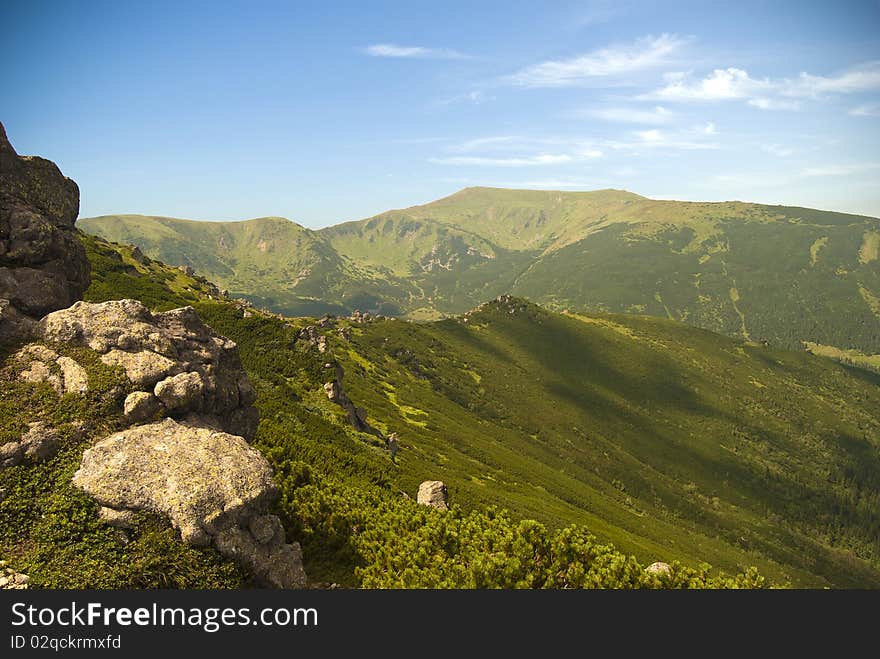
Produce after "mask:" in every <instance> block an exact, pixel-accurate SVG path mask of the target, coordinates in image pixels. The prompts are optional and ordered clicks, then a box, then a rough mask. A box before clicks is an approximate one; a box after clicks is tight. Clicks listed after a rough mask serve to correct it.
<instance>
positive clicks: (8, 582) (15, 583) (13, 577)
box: [0, 561, 30, 590]
mask: <svg viewBox="0 0 880 659" xmlns="http://www.w3.org/2000/svg"><path fill="white" fill-rule="evenodd" d="M29 582H30V577H29V576H28V575H26V574H22V573H21V572H16V571H15V570H13V569H12V568H11V567H8V564H7V563H6V561H0V589H2V590H27V587H28V583H29Z"/></svg>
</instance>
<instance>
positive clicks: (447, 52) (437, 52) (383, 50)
mask: <svg viewBox="0 0 880 659" xmlns="http://www.w3.org/2000/svg"><path fill="white" fill-rule="evenodd" d="M364 53H366V54H367V55H371V56H373V57H406V58H412V59H467V58H468V55H465V54H464V53H460V52H458V51H457V50H451V49H449V48H425V47H424V46H398V45H396V44H393V43H377V44H373V45H371V46H367V47H366V48H364Z"/></svg>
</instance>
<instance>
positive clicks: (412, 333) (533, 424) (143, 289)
mask: <svg viewBox="0 0 880 659" xmlns="http://www.w3.org/2000/svg"><path fill="white" fill-rule="evenodd" d="M84 241H85V243H86V247H87V251H88V254H89V258H90V260H91V262H92V268H93V283H92V286H91V288H90V289H89V291H88V292H87V294H86V299H88V300H93V301H99V300H104V299H115V298H120V297H135V298H139V299H142V300H143V301H145V302H146V303H147V304H148V305H149V306H151V307H153V308H156V309H167V308H171V307H174V306H179V305H183V304H190V305H192V306H194V307H195V308H196V309H197V310H198V311H199V313H200V314H201V315H202V317H203V318H204V319H205V320H206V321H207V322H208V323H210V324H211V326H212V327H214V328H215V329H216V330H217V331H219V332H221V333H223V334H224V335H226V336H229V337H230V338H232V339H234V340H235V341H236V342H237V343H238V345H239V348H240V351H241V357H242V361H243V363H244V365H245V368H246V369H247V371H248V374H249V377H250V378H251V379H252V381H253V383H254V385H255V387H256V389H257V392H258V398H257V405H258V407H259V408H260V414H261V422H260V427H259V430H258V433H257V439H256V446H257V447H258V448H259V449H260V450H261V451H262V452H263V453H264V454H265V455H266V457H267V458H268V459H269V461H270V463H271V464H272V466H273V469H274V470H275V473H276V478H277V480H278V483H279V486H280V488H281V492H282V496H281V500H280V501H279V504H278V507H277V509H276V511H275V512H277V513H278V514H279V515H281V516H282V518H283V520H284V523H285V526H286V528H287V529H288V530H289V533H290V537H291V538H292V539H296V540H298V541H300V542H301V543H302V545H303V550H304V556H305V561H306V568H307V572H308V574H309V575H310V577H311V579H312V580H313V583H314V585H316V586H320V585H322V584H328V583H330V582H336V583H340V584H343V585H349V586H358V585H361V586H367V587H391V586H410V587H425V586H428V587H439V586H453V587H487V586H488V587H491V586H495V587H499V586H500V587H523V586H529V587H536V586H537V587H571V586H577V587H583V586H593V587H595V586H600V587H655V586H666V587H673V586H674V587H705V586H709V587H722V586H724V587H727V586H748V587H751V586H755V585H760V583H761V580H760V578H759V577H757V576H756V575H755V574H754V572H749V573H748V574H744V572H746V571H747V570H748V569H750V568H751V567H752V566H754V567H757V568H758V570H760V573H761V574H763V575H764V576H766V577H767V578H768V579H769V580H770V582H771V583H775V584H787V583H790V584H792V585H795V586H832V587H860V588H864V587H880V514H878V511H880V458H878V455H880V453H878V448H880V419H878V417H877V414H876V410H877V409H880V386H878V385H880V376H877V375H874V374H872V373H869V372H867V371H862V370H859V369H853V368H850V367H847V366H844V365H842V364H839V363H836V362H834V361H832V360H830V359H827V358H824V357H820V356H815V355H811V354H809V353H806V352H787V351H781V350H776V349H771V348H766V347H760V346H755V345H751V344H748V343H746V342H742V341H737V340H733V339H728V338H725V337H722V336H719V335H716V334H713V333H710V332H706V331H703V330H699V329H695V328H691V327H688V326H686V325H683V324H681V323H677V322H672V321H669V320H664V319H658V318H650V317H646V316H634V315H615V314H593V315H575V314H568V315H566V314H558V313H554V312H551V311H548V310H545V309H543V308H541V307H539V306H536V305H534V304H531V303H529V302H527V301H525V300H522V299H519V298H502V299H500V300H496V301H494V302H491V303H487V304H483V305H481V306H480V307H479V308H477V309H475V310H473V311H471V312H469V313H467V314H464V315H462V316H460V317H457V318H453V319H447V320H443V321H439V322H432V323H411V322H406V321H403V320H394V319H386V320H377V321H372V322H366V323H359V322H354V321H350V320H346V319H340V318H335V319H331V320H330V322H329V323H325V324H324V326H323V327H318V328H317V331H318V332H319V333H320V334H323V335H325V336H326V337H327V339H328V343H329V350H328V351H327V352H325V353H319V352H318V351H317V350H316V348H315V347H313V346H311V345H309V343H308V342H307V341H304V340H302V339H298V338H297V337H298V334H299V332H300V330H301V329H302V328H303V327H305V326H307V325H313V326H314V325H315V321H314V320H311V319H309V318H287V319H284V318H280V317H277V316H274V315H271V314H265V313H261V312H256V311H251V312H249V313H243V309H242V307H241V305H240V304H238V303H236V302H235V301H234V300H229V299H227V298H224V297H223V296H222V295H218V294H217V290H216V288H215V287H214V286H213V285H211V284H210V283H208V282H206V281H204V280H202V279H199V278H194V277H191V276H189V275H186V274H185V273H183V272H181V271H180V270H178V269H176V268H170V267H167V266H165V265H163V264H162V263H160V262H157V261H152V260H150V259H145V258H144V257H142V256H140V255H138V254H137V253H136V252H135V251H133V250H132V248H130V247H125V246H121V245H113V244H109V243H106V242H103V241H101V240H96V239H94V238H90V237H84ZM11 349H14V346H13V347H10V348H7V349H5V351H4V352H3V354H0V377H6V376H7V375H9V374H8V373H6V371H5V370H4V365H3V363H2V359H4V358H5V356H6V355H8V354H9V351H10V350H11ZM81 352H82V351H81ZM77 357H78V358H81V359H82V358H84V355H79V354H77ZM337 364H338V365H340V366H342V367H343V369H344V376H343V379H342V383H343V386H344V388H345V390H346V392H347V394H348V395H349V396H350V397H351V399H352V400H353V401H354V403H355V404H356V405H358V406H364V407H365V408H366V410H367V421H368V423H369V424H370V428H368V430H367V431H366V432H358V431H356V430H354V429H353V428H352V427H351V426H350V425H349V423H348V421H347V418H346V415H345V413H344V411H343V410H342V408H340V407H338V406H337V405H334V404H333V403H331V402H330V401H329V400H328V399H327V396H326V394H325V391H324V387H323V385H324V383H326V382H328V381H331V380H333V379H334V378H335V377H336V370H335V366H336V365H337ZM328 365H329V366H328ZM96 368H98V369H99V370H100V368H101V367H100V365H97V366H96ZM105 370H106V369H105ZM116 375H118V374H111V373H109V371H108V372H107V373H103V371H102V372H101V373H97V371H96V375H95V377H96V378H97V379H98V380H100V381H101V382H102V383H103V382H104V381H106V386H104V384H102V385H101V387H98V388H97V389H96V390H95V393H94V397H95V400H94V401H92V400H79V399H78V398H76V397H74V398H76V399H74V398H70V397H69V396H68V397H65V398H61V399H54V398H53V397H50V396H47V394H46V392H45V391H43V390H42V389H40V388H39V387H38V386H35V385H28V384H25V383H18V382H15V381H14V380H13V381H12V382H9V383H4V387H3V389H2V391H3V394H2V395H0V407H2V410H0V411H2V412H3V414H2V415H0V417H2V418H3V419H4V423H3V424H2V427H0V433H2V432H7V431H8V432H10V433H14V432H17V431H18V430H17V429H18V428H19V426H21V425H22V424H25V425H26V423H25V422H26V421H27V420H29V419H31V418H34V417H35V416H37V415H42V414H49V415H50V416H52V418H54V417H55V416H58V418H59V419H63V421H64V422H65V423H68V422H70V421H71V420H73V421H76V423H78V424H80V426H79V427H83V426H82V423H83V422H84V423H86V424H87V425H86V427H92V426H95V427H99V426H101V427H102V426H108V427H112V425H113V423H115V418H116V415H118V413H119V412H118V410H116V411H114V409H111V408H109V407H108V405H109V403H107V400H109V398H107V400H105V397H104V393H105V392H104V389H106V390H107V391H111V390H112V389H113V387H114V386H118V383H116V381H115V380H114V379H113V378H115V377H116ZM52 400H57V401H58V402H57V404H56V403H52V402H51V401H52ZM47 405H49V407H46V406H47ZM53 405H55V407H52V406H53ZM89 424H91V425H89ZM63 427H66V426H63ZM391 432H396V433H398V435H399V437H400V446H401V449H400V452H399V454H398V456H397V460H396V461H392V460H391V459H390V456H389V454H388V451H387V449H386V446H385V437H386V436H387V435H388V434H389V433H391ZM80 448H81V446H79V445H78V444H71V446H70V450H66V451H64V452H62V453H60V454H59V456H58V457H57V458H55V459H53V460H51V461H49V462H48V463H46V464H45V465H38V466H32V467H29V466H21V467H15V468H11V469H8V470H6V471H4V472H3V473H2V474H0V476H2V479H0V480H2V482H0V487H2V488H3V489H4V490H5V491H6V492H7V493H13V494H14V496H7V497H6V498H5V499H4V500H3V501H0V513H2V514H0V521H2V523H0V549H2V550H3V552H4V553H5V555H9V556H15V557H17V566H19V567H20V569H25V570H26V571H27V572H28V573H29V574H31V577H32V579H33V582H34V585H37V586H39V585H43V586H53V587H77V585H78V584H80V585H81V584H83V583H91V584H97V585H100V586H101V587H117V588H119V587H132V586H138V587H156V586H175V585H176V586H181V585H185V586H188V587H204V586H208V587H235V586H236V585H240V584H241V583H243V582H242V579H243V576H242V575H241V574H240V573H239V572H238V571H237V570H236V568H235V567H234V566H233V565H232V564H230V563H228V561H226V560H225V559H221V558H220V557H219V556H217V555H216V554H215V553H213V552H211V551H208V550H196V549H192V548H184V547H183V546H180V545H176V544H175V543H174V534H173V532H172V531H170V530H169V529H168V527H167V524H163V522H162V520H161V519H153V518H150V519H146V518H145V520H144V522H143V526H142V527H141V530H140V531H138V533H137V534H136V535H135V536H134V537H133V540H132V541H131V542H129V543H128V544H125V545H121V544H119V541H118V538H117V537H116V536H115V535H114V534H113V533H112V532H111V531H108V530H107V529H106V527H103V526H102V525H100V524H98V523H97V522H96V518H95V507H96V506H95V504H94V502H92V501H91V500H89V499H88V498H87V497H84V496H83V495H82V494H81V493H78V492H77V491H76V490H74V489H72V488H71V487H70V485H69V483H68V480H69V475H70V473H72V471H73V470H74V469H75V468H76V465H77V462H78V458H77V456H78V453H77V450H79V449H80ZM429 479H440V480H443V481H444V482H445V483H446V484H447V486H448V488H449V492H450V500H451V503H452V504H453V509H452V510H451V511H448V512H441V511H437V510H435V509H429V508H425V507H422V506H417V505H416V504H415V502H414V500H413V498H414V496H415V492H416V490H417V489H418V485H419V483H420V482H421V481H423V480H429ZM502 509H503V510H502ZM504 510H506V511H508V512H503V511H504ZM61 519H64V520H68V521H66V522H65V523H64V524H60V525H59V524H58V523H57V522H58V520H61ZM530 520H533V521H530ZM572 525H574V526H572ZM593 536H595V538H594V537H593ZM604 543H612V545H613V546H609V545H606V544H604ZM620 552H622V553H620ZM657 560H661V561H666V562H670V563H673V564H674V571H673V573H672V575H670V576H668V577H663V578H660V577H656V576H651V575H648V574H646V573H645V571H644V570H643V568H642V567H641V566H644V565H647V564H649V563H651V562H654V561H657ZM705 564H711V565H712V566H713V567H712V568H711V569H710V568H709V567H707V566H706V565H705ZM584 570H586V571H584ZM719 571H722V572H723V573H726V574H733V573H740V576H739V577H736V578H735V579H728V578H726V577H721V576H719Z"/></svg>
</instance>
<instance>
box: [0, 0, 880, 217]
mask: <svg viewBox="0 0 880 659" xmlns="http://www.w3.org/2000/svg"><path fill="white" fill-rule="evenodd" d="M0 80H2V84H0V121H2V122H3V123H4V124H5V126H6V128H7V132H8V134H9V137H10V140H11V141H12V143H13V145H14V146H15V147H16V149H17V150H18V151H19V153H22V154H38V155H42V156H45V157H47V158H51V159H52V160H54V161H56V162H57V163H58V164H59V166H60V167H61V168H62V171H64V173H65V174H67V175H68V176H71V177H72V178H74V179H75V180H76V181H77V182H78V183H79V185H80V189H81V197H82V201H81V216H83V217H85V216H92V215H99V214H109V213H125V212H130V213H145V214H161V215H169V216H175V217H189V218H196V219H245V218H250V217H258V216H264V215H281V216H284V217H289V218H291V219H293V220H296V221H298V222H300V223H302V224H305V225H307V226H311V227H320V226H325V225H328V224H334V223H337V222H340V221H344V220H349V219H359V218H362V217H367V216H370V215H372V214H375V213H377V212H380V211H383V210H387V209H390V208H400V207H405V206H409V205H412V204H416V203H423V202H426V201H430V200H432V199H435V198H439V197H442V196H445V195H447V194H450V193H452V192H454V191H456V190H458V189H460V188H462V187H465V186H472V185H494V186H501V187H520V188H545V189H562V190H591V189H599V188H608V187H613V188H623V189H627V190H631V191H633V192H637V193H639V194H643V195H646V196H650V197H657V198H670V199H684V200H708V201H715V200H728V199H740V200H745V201H759V202H765V203H784V204H795V205H804V206H810V207H816V208H823V209H833V210H843V211H848V212H855V213H865V214H869V215H874V216H880V0H869V1H868V0H866V1H862V2H810V1H809V0H801V1H800V2H781V1H777V2H745V1H739V2H735V3H733V2H731V3H712V2H668V3H660V2H645V3H641V2H627V1H626V0H621V1H618V2H604V1H594V2H537V1H535V2H514V1H513V0H506V1H505V2H473V1H471V2H460V3H459V2H436V1H434V2H419V1H415V0H413V1H410V2H399V3H391V2H351V3H343V2H339V3H331V2H322V3H317V2H315V3H306V2H247V3H246V2H222V1H220V0H215V1H213V2H204V3H203V2H173V3H172V2H168V3H166V2H159V1H156V2H149V3H135V2H107V3H104V2H67V3H64V2H40V1H38V0H27V1H22V2H17V1H15V0H7V1H6V2H4V3H2V5H0Z"/></svg>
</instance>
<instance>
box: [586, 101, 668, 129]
mask: <svg viewBox="0 0 880 659" xmlns="http://www.w3.org/2000/svg"><path fill="white" fill-rule="evenodd" d="M575 116H589V117H595V118H597V119H602V120H603V121H612V122H620V123H628V124H648V125H660V124H668V123H669V122H670V121H672V120H673V119H674V117H675V113H674V112H671V111H670V110H667V109H666V108H664V107H662V106H659V105H658V106H657V107H655V108H654V109H653V110H637V109H633V108H601V109H598V110H589V111H587V112H578V113H575Z"/></svg>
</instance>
